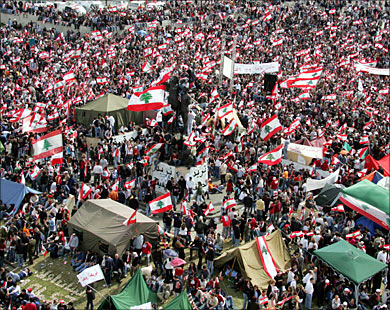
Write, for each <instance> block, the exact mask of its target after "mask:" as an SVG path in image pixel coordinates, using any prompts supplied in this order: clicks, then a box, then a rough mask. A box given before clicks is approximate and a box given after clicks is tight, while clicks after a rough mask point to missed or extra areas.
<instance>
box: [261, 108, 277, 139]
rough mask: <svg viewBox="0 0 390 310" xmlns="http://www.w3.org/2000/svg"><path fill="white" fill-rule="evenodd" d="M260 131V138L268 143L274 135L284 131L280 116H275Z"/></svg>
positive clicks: (262, 125) (263, 124)
mask: <svg viewBox="0 0 390 310" xmlns="http://www.w3.org/2000/svg"><path fill="white" fill-rule="evenodd" d="M260 129H261V133H260V136H261V138H262V139H263V140H264V142H266V141H267V140H268V139H269V138H271V137H272V136H273V135H274V134H276V133H277V132H278V131H280V130H282V125H281V124H280V122H279V119H278V116H277V115H276V114H274V115H273V116H272V117H271V118H270V119H268V120H266V121H265V122H264V123H262V124H261V126H260Z"/></svg>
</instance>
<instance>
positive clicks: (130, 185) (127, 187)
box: [124, 179, 135, 190]
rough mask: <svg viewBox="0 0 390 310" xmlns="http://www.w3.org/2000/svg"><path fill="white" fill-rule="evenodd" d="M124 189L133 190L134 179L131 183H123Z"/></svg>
mask: <svg viewBox="0 0 390 310" xmlns="http://www.w3.org/2000/svg"><path fill="white" fill-rule="evenodd" d="M124 187H125V188H126V189H130V190H131V189H133V188H134V187H135V179H133V180H131V181H128V182H126V183H125V185H124Z"/></svg>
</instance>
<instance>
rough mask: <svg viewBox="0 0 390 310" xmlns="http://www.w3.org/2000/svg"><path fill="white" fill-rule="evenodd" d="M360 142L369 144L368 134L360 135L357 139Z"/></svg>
mask: <svg viewBox="0 0 390 310" xmlns="http://www.w3.org/2000/svg"><path fill="white" fill-rule="evenodd" d="M359 143H360V144H370V138H369V137H368V135H366V136H362V137H361V138H360V141H359Z"/></svg>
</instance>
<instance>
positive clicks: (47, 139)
mask: <svg viewBox="0 0 390 310" xmlns="http://www.w3.org/2000/svg"><path fill="white" fill-rule="evenodd" d="M32 147H33V160H38V159H42V158H46V157H49V156H53V155H55V154H58V153H62V131H61V129H58V130H56V131H53V132H50V133H48V134H47V135H44V136H42V137H40V138H38V139H37V140H33V144H32Z"/></svg>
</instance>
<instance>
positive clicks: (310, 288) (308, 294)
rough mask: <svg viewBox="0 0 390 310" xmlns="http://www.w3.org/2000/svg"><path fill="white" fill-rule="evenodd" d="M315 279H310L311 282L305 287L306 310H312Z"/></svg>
mask: <svg viewBox="0 0 390 310" xmlns="http://www.w3.org/2000/svg"><path fill="white" fill-rule="evenodd" d="M313 284H314V278H310V280H309V281H307V283H306V286H305V293H306V298H305V309H306V310H311V302H312V299H313V293H314V285H313Z"/></svg>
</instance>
